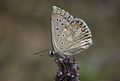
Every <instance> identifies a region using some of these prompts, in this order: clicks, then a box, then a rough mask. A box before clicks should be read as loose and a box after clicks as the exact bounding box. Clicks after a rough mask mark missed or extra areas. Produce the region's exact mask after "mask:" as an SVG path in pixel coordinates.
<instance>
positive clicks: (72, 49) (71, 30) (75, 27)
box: [51, 6, 92, 55]
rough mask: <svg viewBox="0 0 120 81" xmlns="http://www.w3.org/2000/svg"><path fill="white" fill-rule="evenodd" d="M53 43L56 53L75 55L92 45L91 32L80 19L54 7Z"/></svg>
mask: <svg viewBox="0 0 120 81" xmlns="http://www.w3.org/2000/svg"><path fill="white" fill-rule="evenodd" d="M51 22H52V43H53V47H54V50H55V51H56V52H63V53H64V54H66V55H73V54H76V53H79V52H81V51H82V50H84V49H87V48H88V47H89V46H90V45H91V44H92V36H91V32H90V30H89V28H88V26H87V25H86V23H85V22H84V21H83V20H82V19H80V18H73V16H72V15H70V14H69V13H68V12H66V11H64V10H63V9H61V8H58V7H56V6H53V12H52V21H51Z"/></svg>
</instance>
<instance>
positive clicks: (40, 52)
mask: <svg viewBox="0 0 120 81" xmlns="http://www.w3.org/2000/svg"><path fill="white" fill-rule="evenodd" d="M46 51H47V52H49V50H42V51H39V52H37V53H34V54H33V55H37V54H40V56H42V53H43V52H46Z"/></svg>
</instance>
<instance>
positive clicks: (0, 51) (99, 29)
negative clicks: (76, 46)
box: [0, 0, 120, 81]
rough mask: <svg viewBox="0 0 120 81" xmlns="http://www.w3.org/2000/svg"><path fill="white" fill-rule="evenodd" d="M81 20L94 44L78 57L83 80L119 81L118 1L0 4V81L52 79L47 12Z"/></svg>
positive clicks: (14, 0) (10, 0) (16, 0)
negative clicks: (55, 8)
mask: <svg viewBox="0 0 120 81" xmlns="http://www.w3.org/2000/svg"><path fill="white" fill-rule="evenodd" d="M53 5H56V6H58V7H61V8H63V9H65V10H66V11H68V12H69V13H70V14H72V15H73V16H74V17H79V18H81V19H83V20H85V21H86V22H87V24H88V26H89V27H90V29H91V32H92V35H93V41H94V44H93V46H92V47H91V48H89V49H88V50H86V51H85V52H82V53H81V54H80V55H77V58H76V59H77V63H78V64H79V65H80V72H79V73H80V78H81V81H120V0H0V81H54V77H55V72H56V70H57V65H56V64H55V63H54V61H53V58H50V57H49V56H48V55H47V53H45V54H44V56H42V57H41V56H39V55H36V56H34V55H33V53H35V52H38V51H40V50H44V49H51V42H50V36H51V35H50V27H51V21H50V17H51V11H52V10H51V8H52V6H53Z"/></svg>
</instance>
